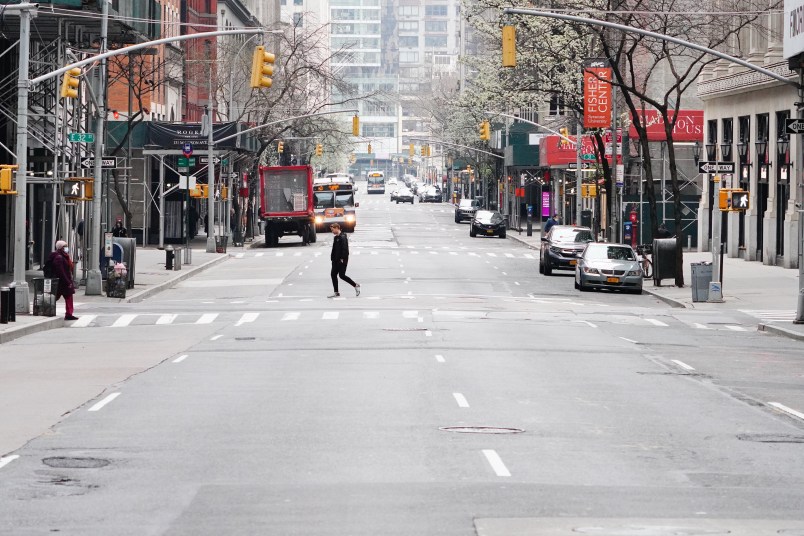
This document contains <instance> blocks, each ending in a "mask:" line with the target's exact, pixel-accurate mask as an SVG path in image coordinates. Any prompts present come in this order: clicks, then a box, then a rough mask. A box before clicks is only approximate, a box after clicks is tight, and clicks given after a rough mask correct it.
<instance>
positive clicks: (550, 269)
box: [542, 259, 553, 275]
mask: <svg viewBox="0 0 804 536" xmlns="http://www.w3.org/2000/svg"><path fill="white" fill-rule="evenodd" d="M542 273H543V274H544V275H553V267H552V266H550V261H548V260H547V259H545V260H544V272H542Z"/></svg>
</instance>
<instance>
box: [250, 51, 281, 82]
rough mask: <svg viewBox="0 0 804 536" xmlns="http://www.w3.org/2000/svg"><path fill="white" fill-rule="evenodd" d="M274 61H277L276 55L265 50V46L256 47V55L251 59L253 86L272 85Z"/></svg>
mask: <svg viewBox="0 0 804 536" xmlns="http://www.w3.org/2000/svg"><path fill="white" fill-rule="evenodd" d="M274 61H276V56H274V55H273V54H271V53H270V52H265V47H264V46H262V45H259V46H256V47H254V56H253V57H252V59H251V87H253V88H259V87H271V84H272V83H273V80H271V75H273V74H274V66H273V63H274Z"/></svg>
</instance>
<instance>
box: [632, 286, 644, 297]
mask: <svg viewBox="0 0 804 536" xmlns="http://www.w3.org/2000/svg"><path fill="white" fill-rule="evenodd" d="M631 294H636V295H637V296H639V295H641V294H642V289H641V288H637V289H634V290H632V291H631Z"/></svg>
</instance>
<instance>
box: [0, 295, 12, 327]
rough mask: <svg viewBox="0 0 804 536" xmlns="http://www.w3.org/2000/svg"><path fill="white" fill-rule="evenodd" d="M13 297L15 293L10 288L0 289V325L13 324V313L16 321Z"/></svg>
mask: <svg viewBox="0 0 804 536" xmlns="http://www.w3.org/2000/svg"><path fill="white" fill-rule="evenodd" d="M13 295H14V292H13V291H12V290H11V289H10V288H8V287H3V288H0V324H8V323H9V322H13V321H14V320H12V318H11V314H12V313H14V319H16V311H14V304H13V303H12V297H13Z"/></svg>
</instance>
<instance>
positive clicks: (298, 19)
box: [293, 13, 304, 28]
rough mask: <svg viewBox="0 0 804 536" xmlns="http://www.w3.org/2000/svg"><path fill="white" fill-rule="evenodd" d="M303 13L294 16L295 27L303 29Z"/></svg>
mask: <svg viewBox="0 0 804 536" xmlns="http://www.w3.org/2000/svg"><path fill="white" fill-rule="evenodd" d="M303 15H304V14H303V13H294V14H293V25H294V26H296V27H299V28H300V27H302V26H304V24H303V23H302V19H303Z"/></svg>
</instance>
